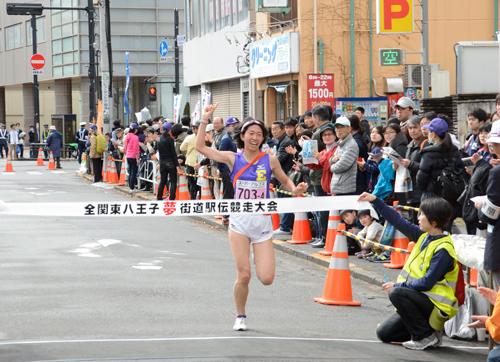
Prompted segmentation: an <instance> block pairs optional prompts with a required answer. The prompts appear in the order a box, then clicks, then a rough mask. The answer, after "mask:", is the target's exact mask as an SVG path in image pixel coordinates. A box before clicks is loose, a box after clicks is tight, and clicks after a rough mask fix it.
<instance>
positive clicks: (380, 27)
mask: <svg viewBox="0 0 500 362" xmlns="http://www.w3.org/2000/svg"><path fill="white" fill-rule="evenodd" d="M413 23H414V21H413V0H377V34H397V33H413Z"/></svg>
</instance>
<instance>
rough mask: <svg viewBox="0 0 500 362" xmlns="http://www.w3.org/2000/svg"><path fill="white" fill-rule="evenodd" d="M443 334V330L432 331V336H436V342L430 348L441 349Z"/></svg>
mask: <svg viewBox="0 0 500 362" xmlns="http://www.w3.org/2000/svg"><path fill="white" fill-rule="evenodd" d="M443 333H444V330H440V331H434V334H435V335H436V337H437V339H438V340H437V342H436V343H435V344H433V345H432V346H431V347H441V345H442V344H443Z"/></svg>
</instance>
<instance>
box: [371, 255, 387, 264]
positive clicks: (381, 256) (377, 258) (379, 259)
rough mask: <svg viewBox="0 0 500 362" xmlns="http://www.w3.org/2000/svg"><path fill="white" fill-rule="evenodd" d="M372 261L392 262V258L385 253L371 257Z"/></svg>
mask: <svg viewBox="0 0 500 362" xmlns="http://www.w3.org/2000/svg"><path fill="white" fill-rule="evenodd" d="M370 261H371V262H374V263H390V262H391V258H390V257H388V256H386V255H384V254H381V255H379V256H378V257H375V258H371V259H370Z"/></svg>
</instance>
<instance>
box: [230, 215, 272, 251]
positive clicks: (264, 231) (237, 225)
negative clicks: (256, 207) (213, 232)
mask: <svg viewBox="0 0 500 362" xmlns="http://www.w3.org/2000/svg"><path fill="white" fill-rule="evenodd" d="M229 228H230V229H231V230H232V231H234V232H236V233H238V234H241V235H245V236H246V237H248V238H249V239H250V244H257V243H262V242H264V241H266V240H269V239H272V238H273V220H272V218H271V216H270V215H239V214H237V215H231V216H230V217H229Z"/></svg>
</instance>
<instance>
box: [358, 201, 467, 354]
mask: <svg viewBox="0 0 500 362" xmlns="http://www.w3.org/2000/svg"><path fill="white" fill-rule="evenodd" d="M358 201H369V202H371V203H372V206H373V208H374V209H375V210H376V211H377V212H378V213H379V214H380V215H382V216H383V217H384V218H385V219H386V220H387V221H388V222H389V223H391V224H392V225H394V227H395V228H396V229H398V230H400V231H401V232H402V233H403V234H405V235H406V236H407V237H408V238H409V239H410V240H413V241H417V243H416V245H415V247H414V249H413V251H412V252H411V254H410V256H409V258H408V260H407V262H406V264H405V266H404V268H403V270H402V271H401V274H400V275H399V277H398V279H397V282H396V283H392V282H390V283H389V282H387V283H386V284H383V285H382V287H383V288H384V289H385V290H386V292H387V293H388V294H389V299H390V301H391V303H392V304H393V305H394V307H396V312H394V313H393V314H391V315H390V316H389V317H388V318H386V319H385V320H384V321H383V322H382V324H380V326H379V327H378V328H377V336H378V338H379V339H380V340H381V341H382V342H386V343H390V342H404V343H403V345H404V346H405V347H406V348H409V349H418V350H422V349H425V348H427V347H439V346H440V345H441V342H442V334H441V333H442V332H441V331H442V330H443V327H444V322H445V321H447V320H448V319H450V318H453V317H454V316H455V314H457V312H458V300H457V298H456V297H455V289H456V285H457V279H458V271H459V266H458V263H457V255H456V253H455V247H454V245H453V242H452V240H451V237H450V235H449V234H448V233H446V232H444V231H443V229H444V227H445V226H446V225H447V224H448V222H449V221H450V219H451V217H452V215H453V209H452V206H451V204H450V203H449V202H448V201H446V200H444V199H442V198H440V197H431V198H428V199H426V200H424V201H423V202H422V204H421V205H420V214H419V216H418V225H419V226H417V225H414V224H413V223H411V222H409V221H407V220H406V219H404V218H403V217H402V216H401V215H399V214H398V213H397V212H396V211H395V210H393V209H392V208H390V207H389V206H387V205H386V204H385V203H384V201H383V200H381V199H379V198H377V197H376V196H374V195H371V194H369V193H367V192H365V193H363V194H361V196H360V197H359V199H358Z"/></svg>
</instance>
